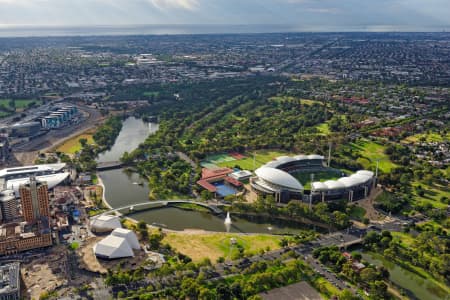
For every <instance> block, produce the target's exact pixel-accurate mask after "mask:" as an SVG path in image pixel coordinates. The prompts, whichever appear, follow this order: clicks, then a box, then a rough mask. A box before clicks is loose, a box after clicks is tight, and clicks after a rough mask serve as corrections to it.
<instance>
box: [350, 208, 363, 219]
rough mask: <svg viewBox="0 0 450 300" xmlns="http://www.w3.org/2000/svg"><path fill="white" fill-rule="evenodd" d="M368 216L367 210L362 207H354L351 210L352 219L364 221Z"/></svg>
mask: <svg viewBox="0 0 450 300" xmlns="http://www.w3.org/2000/svg"><path fill="white" fill-rule="evenodd" d="M365 215H366V210H365V209H364V208H362V207H360V206H356V205H352V207H351V210H350V217H351V218H353V219H355V220H358V221H362V220H363V218H364V216H365Z"/></svg>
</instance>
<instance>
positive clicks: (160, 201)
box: [97, 200, 223, 216]
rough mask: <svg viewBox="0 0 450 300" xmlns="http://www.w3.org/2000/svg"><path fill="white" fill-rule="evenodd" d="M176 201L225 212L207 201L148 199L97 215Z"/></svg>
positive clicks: (215, 211)
mask: <svg viewBox="0 0 450 300" xmlns="http://www.w3.org/2000/svg"><path fill="white" fill-rule="evenodd" d="M176 203H189V204H195V205H199V206H203V207H206V208H208V209H210V210H211V211H212V212H213V213H215V214H221V213H223V211H222V210H221V209H220V208H218V207H217V206H215V205H211V204H208V203H205V202H198V201H193V200H157V201H147V202H142V203H135V204H129V205H126V206H121V207H117V208H113V209H110V210H107V211H105V212H103V213H101V214H99V215H97V216H101V215H107V214H110V213H112V212H120V211H121V210H125V209H130V210H135V209H136V208H138V207H143V208H144V209H145V207H146V206H148V208H151V207H152V206H154V205H160V206H167V205H170V204H176Z"/></svg>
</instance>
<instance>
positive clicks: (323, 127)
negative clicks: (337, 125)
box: [316, 123, 331, 135]
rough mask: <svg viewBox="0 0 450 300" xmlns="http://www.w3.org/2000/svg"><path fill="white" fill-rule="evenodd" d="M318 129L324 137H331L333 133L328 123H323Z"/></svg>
mask: <svg viewBox="0 0 450 300" xmlns="http://www.w3.org/2000/svg"><path fill="white" fill-rule="evenodd" d="M316 129H317V130H318V131H319V132H320V134H323V135H329V134H330V133H331V131H330V126H329V125H328V123H322V124H320V125H317V126H316Z"/></svg>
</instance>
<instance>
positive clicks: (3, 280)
mask: <svg viewBox="0 0 450 300" xmlns="http://www.w3.org/2000/svg"><path fill="white" fill-rule="evenodd" d="M19 299H20V264H19V263H18V262H13V263H8V264H6V265H2V266H0V300H19Z"/></svg>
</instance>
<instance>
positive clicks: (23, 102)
mask: <svg viewBox="0 0 450 300" xmlns="http://www.w3.org/2000/svg"><path fill="white" fill-rule="evenodd" d="M10 101H11V99H0V105H3V106H5V107H6V108H12V107H11V106H10V105H9V102H10ZM14 102H15V105H16V109H18V110H23V109H24V108H27V107H28V105H29V104H30V103H32V102H34V103H36V105H40V104H41V102H42V101H39V100H33V99H17V100H14Z"/></svg>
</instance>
